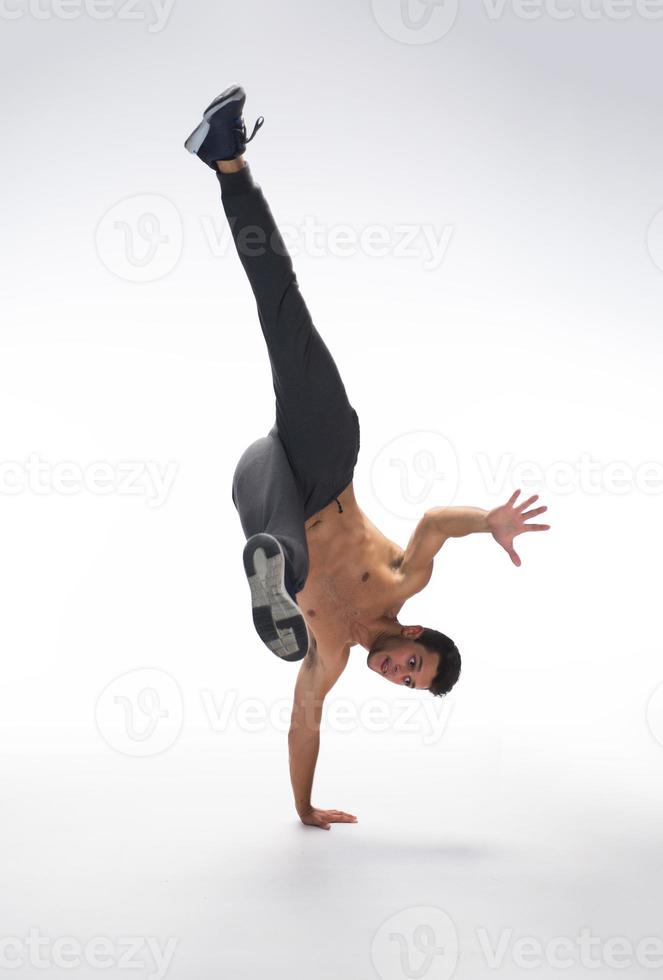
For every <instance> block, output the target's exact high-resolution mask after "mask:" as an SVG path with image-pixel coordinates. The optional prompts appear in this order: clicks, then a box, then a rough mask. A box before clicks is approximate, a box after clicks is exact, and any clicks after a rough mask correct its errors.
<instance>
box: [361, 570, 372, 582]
mask: <svg viewBox="0 0 663 980" xmlns="http://www.w3.org/2000/svg"><path fill="white" fill-rule="evenodd" d="M370 577H371V573H370V572H364V574H363V575H362V577H361V580H362V582H368V580H369V578H370Z"/></svg>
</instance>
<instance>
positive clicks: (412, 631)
mask: <svg viewBox="0 0 663 980" xmlns="http://www.w3.org/2000/svg"><path fill="white" fill-rule="evenodd" d="M423 631H424V628H423V626H403V628H402V629H401V636H404V637H406V639H408V640H416V639H417V637H418V636H421V634H422V633H423Z"/></svg>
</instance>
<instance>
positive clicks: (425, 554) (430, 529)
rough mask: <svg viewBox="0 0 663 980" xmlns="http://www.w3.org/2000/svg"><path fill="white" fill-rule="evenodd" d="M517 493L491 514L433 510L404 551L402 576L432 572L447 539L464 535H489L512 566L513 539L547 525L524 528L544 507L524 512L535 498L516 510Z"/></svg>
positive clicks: (471, 509)
mask: <svg viewBox="0 0 663 980" xmlns="http://www.w3.org/2000/svg"><path fill="white" fill-rule="evenodd" d="M519 493H520V490H516V491H514V493H513V494H512V495H511V497H510V498H509V500H508V501H507V503H506V504H503V505H502V506H500V507H495V508H493V510H490V511H488V510H482V509H481V508H480V507H433V508H431V509H430V510H427V511H426V513H425V514H424V516H423V517H422V518H421V520H420V521H419V523H418V524H417V526H416V528H415V529H414V533H413V534H412V537H411V538H410V541H409V542H408V546H407V548H406V549H405V555H404V556H403V561H402V563H401V572H402V574H403V575H417V574H419V575H420V574H422V572H424V571H427V572H428V574H429V575H430V573H431V572H432V565H433V558H434V557H435V555H436V554H437V553H438V551H439V550H440V548H441V547H442V545H443V544H444V542H445V541H446V540H447V539H448V538H462V537H465V535H467V534H474V533H477V532H486V531H487V532H490V533H491V534H492V536H493V537H494V538H495V540H496V541H497V543H498V544H499V545H500V546H501V547H502V548H504V550H505V551H506V552H507V554H508V555H509V557H510V559H511V561H512V562H513V563H514V565H520V558H519V556H518V555H517V554H516V552H515V550H514V547H513V539H514V537H515V536H516V535H517V534H522V533H523V532H524V531H547V530H548V529H549V527H550V525H549V524H527V523H526V521H527V520H528V519H529V518H531V517H536V516H537V515H538V514H542V513H543V512H544V511H545V510H547V509H548V508H547V507H545V506H544V507H536V508H534V510H527V508H528V507H529V506H530V504H533V503H534V501H535V500H537V499H538V494H535V495H534V496H533V497H529V498H528V499H527V500H525V501H524V503H522V504H519V505H518V506H516V504H515V501H516V499H517V497H518V495H519Z"/></svg>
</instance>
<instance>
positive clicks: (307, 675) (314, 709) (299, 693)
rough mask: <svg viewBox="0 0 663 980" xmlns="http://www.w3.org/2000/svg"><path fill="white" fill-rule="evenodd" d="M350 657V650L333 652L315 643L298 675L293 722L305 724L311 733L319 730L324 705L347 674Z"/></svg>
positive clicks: (303, 661)
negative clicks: (326, 697) (344, 674)
mask: <svg viewBox="0 0 663 980" xmlns="http://www.w3.org/2000/svg"><path fill="white" fill-rule="evenodd" d="M349 656H350V648H349V647H347V648H346V649H344V650H341V651H337V650H335V651H334V652H330V651H325V649H324V646H322V645H321V646H318V644H317V643H316V642H315V641H314V642H313V644H312V647H311V649H310V650H309V652H308V653H307V654H306V657H305V658H304V660H302V663H301V666H300V668H299V673H298V675H297V682H296V684H295V695H294V700H293V706H292V717H293V722H295V721H298V722H299V723H300V724H301V723H303V724H304V726H305V727H306V728H308V729H310V730H311V731H317V730H318V728H319V725H320V719H321V716H322V702H323V701H324V699H325V696H326V695H327V694H328V693H329V691H331V689H332V687H333V686H334V684H335V683H336V681H337V680H338V679H339V677H340V676H341V674H342V673H343V671H344V670H345V668H346V666H347V663H348V658H349Z"/></svg>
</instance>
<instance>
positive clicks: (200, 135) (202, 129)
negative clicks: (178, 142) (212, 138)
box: [184, 85, 246, 153]
mask: <svg viewBox="0 0 663 980" xmlns="http://www.w3.org/2000/svg"><path fill="white" fill-rule="evenodd" d="M243 98H244V99H245V98H246V92H245V91H244V89H243V88H242V86H241V85H231V86H230V88H227V89H226V90H225V91H224V92H222V93H221V95H217V97H216V98H215V99H214V101H213V102H210V104H209V105H208V106H207V108H206V109H205V111H204V113H203V121H202V122H201V123H199V124H198V126H196V128H195V129H194V131H193V132H192V133H191V135H190V136H189V137H188V139H187V140H186V141H185V143H184V146H185V148H186V149H187V150H188V151H189V153H197V152H198V150H199V149H200V147H201V146H202V145H203V143H204V142H205V139H206V138H207V134H208V133H209V131H210V119H211V118H212V116H213V115H214V114H215V113H216V112H218V111H219V109H223V108H225V106H227V105H229V103H231V102H234V101H236V100H241V99H243Z"/></svg>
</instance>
